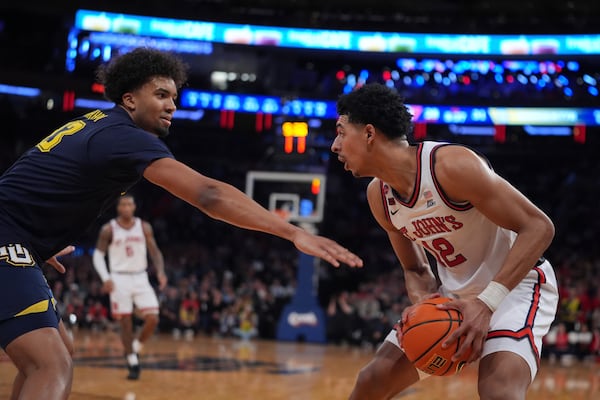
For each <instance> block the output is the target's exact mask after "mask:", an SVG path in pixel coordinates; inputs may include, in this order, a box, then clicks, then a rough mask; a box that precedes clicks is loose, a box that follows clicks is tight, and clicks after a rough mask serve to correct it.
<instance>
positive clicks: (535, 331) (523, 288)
mask: <svg viewBox="0 0 600 400" xmlns="http://www.w3.org/2000/svg"><path fill="white" fill-rule="evenodd" d="M440 290H441V292H442V293H443V288H441V289H440ZM557 306H558V285H557V283H556V276H555V274H554V269H553V268H552V265H550V263H549V262H548V261H544V262H543V263H542V264H541V265H539V266H536V267H534V268H533V269H532V270H531V271H530V272H529V273H528V274H527V276H526V277H525V279H523V280H522V281H521V283H519V284H518V285H517V287H515V288H514V289H513V290H511V292H510V293H509V294H508V296H506V297H505V298H504V300H503V301H502V303H500V305H499V307H498V309H497V310H496V312H494V314H493V315H492V319H491V321H490V331H489V333H488V337H487V339H486V342H485V344H484V345H483V352H482V355H481V357H482V358H483V357H485V356H486V355H488V354H492V353H496V352H500V351H509V352H511V353H515V354H518V355H519V356H521V357H522V358H523V359H524V360H525V361H526V362H527V364H528V365H529V369H530V370H531V380H532V381H533V379H534V378H535V375H536V374H537V370H538V367H539V361H540V354H541V351H542V338H543V337H544V336H545V335H546V334H547V333H548V331H549V330H550V325H551V324H552V322H553V321H554V318H555V315H556V308H557ZM385 340H387V341H389V342H391V343H393V344H395V345H396V346H398V347H400V346H399V344H398V340H397V339H396V331H395V330H392V331H391V332H390V333H389V334H388V335H387V337H386V338H385ZM419 375H421V374H419Z"/></svg>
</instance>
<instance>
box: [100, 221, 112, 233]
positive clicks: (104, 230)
mask: <svg viewBox="0 0 600 400" xmlns="http://www.w3.org/2000/svg"><path fill="white" fill-rule="evenodd" d="M112 231H113V220H110V221H108V222H106V223H104V224H102V226H101V227H100V234H101V235H110V234H111V233H112Z"/></svg>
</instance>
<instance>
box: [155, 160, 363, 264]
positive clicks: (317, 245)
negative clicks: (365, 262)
mask: <svg viewBox="0 0 600 400" xmlns="http://www.w3.org/2000/svg"><path fill="white" fill-rule="evenodd" d="M144 177H145V178H146V179H148V180H149V181H150V182H152V183H154V184H156V185H158V186H161V187H162V188H164V189H166V190H167V191H169V192H170V193H172V194H173V195H175V196H177V197H179V198H181V199H183V200H185V201H187V202H188V203H190V204H191V205H193V206H194V207H196V208H198V209H199V210H201V211H202V212H204V213H206V214H207V215H209V216H210V217H212V218H215V219H218V220H221V221H225V222H227V223H229V224H232V225H235V226H238V227H240V228H245V229H251V230H255V231H261V232H266V233H270V234H272V235H275V236H279V237H281V238H284V239H287V240H290V241H291V242H293V243H294V245H295V246H296V248H298V250H300V251H303V252H304V253H307V254H311V255H313V256H317V257H320V258H322V259H324V260H326V261H328V262H329V263H331V264H333V265H334V266H336V267H337V266H339V265H340V262H343V263H346V264H348V265H350V266H353V267H354V266H362V260H361V259H360V258H359V257H358V256H356V255H355V254H353V253H351V252H350V251H348V250H347V249H345V248H344V247H342V246H340V245H339V244H337V243H336V242H335V241H333V240H331V239H327V238H324V237H322V236H315V235H312V234H311V233H309V232H307V231H305V230H304V229H301V228H299V227H297V226H295V225H293V224H290V223H288V222H286V221H284V220H283V219H281V218H280V217H278V216H276V215H275V214H273V213H271V212H270V211H269V210H267V209H265V208H264V207H262V206H261V205H260V204H258V203H257V202H255V201H254V200H252V199H251V198H249V197H248V196H246V195H245V194H244V193H243V192H241V191H240V190H238V189H237V188H235V187H233V186H231V185H229V184H227V183H224V182H221V181H218V180H216V179H212V178H208V177H206V176H204V175H202V174H200V173H198V172H197V171H195V170H193V169H191V168H190V167H188V166H187V165H185V164H183V163H181V162H179V161H176V160H174V159H171V158H161V159H158V160H156V161H154V162H152V163H151V164H150V165H149V166H148V167H147V168H146V170H145V171H144Z"/></svg>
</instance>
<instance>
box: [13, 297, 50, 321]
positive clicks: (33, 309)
mask: <svg viewBox="0 0 600 400" xmlns="http://www.w3.org/2000/svg"><path fill="white" fill-rule="evenodd" d="M50 302H52V307H53V308H54V307H56V300H54V297H53V298H51V299H50V300H42V301H38V302H37V303H35V304H32V305H30V306H29V307H27V308H26V309H24V310H23V311H21V312H19V313H17V314H15V317H21V316H23V315H28V314H36V313H43V312H46V311H48V308H49V307H50Z"/></svg>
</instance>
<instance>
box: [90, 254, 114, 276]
mask: <svg viewBox="0 0 600 400" xmlns="http://www.w3.org/2000/svg"><path fill="white" fill-rule="evenodd" d="M105 255H106V253H104V252H103V251H100V250H98V249H94V255H93V256H92V261H93V262H94V268H96V272H98V275H100V279H102V282H106V281H107V280H109V279H110V274H109V273H108V267H107V266H106V260H105V259H104V256H105Z"/></svg>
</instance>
